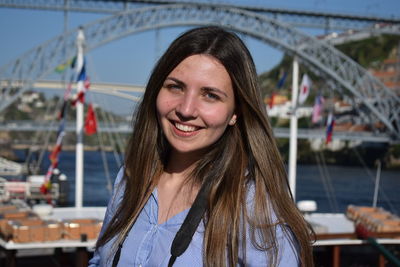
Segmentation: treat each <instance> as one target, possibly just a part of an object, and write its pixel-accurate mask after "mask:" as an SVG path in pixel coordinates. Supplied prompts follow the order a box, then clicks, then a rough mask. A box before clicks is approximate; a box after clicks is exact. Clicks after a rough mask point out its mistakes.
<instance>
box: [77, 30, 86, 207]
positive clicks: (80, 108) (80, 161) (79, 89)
mask: <svg viewBox="0 0 400 267" xmlns="http://www.w3.org/2000/svg"><path fill="white" fill-rule="evenodd" d="M76 45H77V49H78V54H77V57H76V72H77V75H79V73H80V72H81V69H82V67H83V64H84V57H83V52H84V46H85V36H84V34H83V29H82V28H80V29H79V30H78V36H77V39H76ZM83 83H84V81H82V80H79V81H78V82H77V85H76V90H77V95H79V94H80V93H82V92H83V91H84V84H83ZM76 141H77V142H76V151H75V207H77V208H81V207H82V195H83V194H82V193H83V156H84V155H83V103H82V102H81V101H76Z"/></svg>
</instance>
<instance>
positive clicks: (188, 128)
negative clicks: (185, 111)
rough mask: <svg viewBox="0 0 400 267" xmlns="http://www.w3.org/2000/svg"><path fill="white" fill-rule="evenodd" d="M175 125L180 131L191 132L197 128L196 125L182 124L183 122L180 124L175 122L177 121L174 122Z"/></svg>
mask: <svg viewBox="0 0 400 267" xmlns="http://www.w3.org/2000/svg"><path fill="white" fill-rule="evenodd" d="M175 127H176V128H178V129H179V130H181V131H184V132H193V131H196V130H197V127H194V126H189V125H183V124H180V123H177V122H175Z"/></svg>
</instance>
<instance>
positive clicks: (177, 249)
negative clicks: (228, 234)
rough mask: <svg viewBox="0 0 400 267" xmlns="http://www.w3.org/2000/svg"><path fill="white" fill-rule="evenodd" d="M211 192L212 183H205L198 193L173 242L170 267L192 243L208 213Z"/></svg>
mask: <svg viewBox="0 0 400 267" xmlns="http://www.w3.org/2000/svg"><path fill="white" fill-rule="evenodd" d="M209 191H210V182H209V181H205V182H204V183H203V185H202V186H201V188H200V190H199V192H198V193H197V196H196V199H195V200H194V202H193V204H192V207H190V210H189V212H188V214H187V215H186V218H185V220H184V221H183V223H182V225H181V227H180V228H179V230H178V232H177V233H176V235H175V238H174V240H173V241H172V245H171V257H170V258H169V262H168V267H171V266H172V265H173V264H174V262H175V260H176V258H177V257H179V256H180V255H182V254H183V252H185V250H186V249H187V248H188V246H189V244H190V242H191V241H192V237H193V235H194V233H195V232H196V229H197V227H198V226H199V224H200V221H201V219H202V218H203V215H204V213H205V212H206V208H207V197H208V192H209Z"/></svg>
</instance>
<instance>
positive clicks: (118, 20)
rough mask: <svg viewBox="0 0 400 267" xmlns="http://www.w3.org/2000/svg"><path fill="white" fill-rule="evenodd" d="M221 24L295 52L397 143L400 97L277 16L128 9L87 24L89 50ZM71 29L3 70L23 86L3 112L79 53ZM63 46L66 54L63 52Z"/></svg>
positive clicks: (194, 8) (6, 94) (188, 7)
mask: <svg viewBox="0 0 400 267" xmlns="http://www.w3.org/2000/svg"><path fill="white" fill-rule="evenodd" d="M188 25H193V26H194V25H220V26H223V27H226V28H228V29H231V30H234V31H237V32H241V33H243V34H246V35H249V36H251V37H254V38H256V39H259V40H261V41H263V42H266V43H268V44H270V45H272V46H274V47H277V48H279V49H282V50H285V51H286V52H288V53H289V54H292V55H296V56H297V57H298V58H299V59H300V60H301V61H302V62H303V63H305V64H307V65H308V67H310V68H311V69H312V70H313V71H314V72H316V73H317V74H319V75H321V76H323V77H324V78H327V79H330V80H331V81H334V82H335V83H336V84H337V85H338V86H339V87H338V88H340V89H341V90H342V91H341V92H342V93H343V94H345V95H346V96H347V98H348V99H349V101H350V102H351V104H352V105H353V107H354V108H355V109H356V110H357V111H358V112H359V114H360V115H361V118H362V119H363V120H364V123H366V124H370V125H371V126H372V125H374V124H375V123H376V122H380V123H381V124H383V125H384V126H385V128H386V133H387V134H388V136H390V137H391V138H392V139H393V140H394V141H399V140H400V99H399V97H398V96H397V95H395V94H394V92H392V91H391V90H389V89H388V88H386V87H385V86H384V85H383V84H382V83H381V82H379V81H378V80H377V79H376V78H374V77H373V76H372V75H371V74H370V73H369V72H368V71H367V70H365V69H363V68H362V67H361V66H359V65H358V64H357V63H355V62H354V61H352V60H351V59H350V58H349V57H347V56H345V55H344V54H342V53H341V52H339V51H338V50H336V49H335V48H334V47H332V46H330V45H329V44H327V43H326V42H321V41H318V40H317V39H315V38H313V37H311V36H308V35H306V34H304V33H302V32H300V31H298V30H296V29H294V28H293V27H291V26H289V25H286V24H283V23H281V22H279V21H277V20H275V19H272V18H269V17H266V16H263V15H260V14H257V13H254V12H249V11H246V10H241V9H237V8H231V7H227V6H213V5H201V4H178V5H162V6H152V7H144V8H139V9H130V10H127V11H125V12H121V13H117V14H115V15H112V16H110V17H107V18H104V19H100V20H97V21H95V22H92V23H89V24H87V25H85V26H84V31H85V36H86V49H87V51H90V50H92V49H95V48H96V47H99V46H101V45H104V44H106V43H109V42H111V41H113V40H116V39H119V38H122V37H125V36H127V35H130V34H134V33H137V32H141V31H146V30H150V29H155V28H161V27H171V26H188ZM76 31H77V30H73V31H70V32H68V33H66V34H65V35H60V36H58V37H56V38H54V39H52V40H49V41H47V42H46V43H44V44H42V45H40V46H38V47H36V48H34V49H32V50H30V51H29V52H27V53H26V54H24V55H23V56H22V57H20V58H18V59H17V60H15V61H14V62H12V63H10V64H8V65H6V66H4V67H3V68H1V69H0V79H1V80H8V82H9V83H10V84H12V83H13V82H15V81H22V84H23V86H22V87H21V88H20V89H19V90H16V91H17V92H16V93H15V88H10V87H8V88H6V89H5V90H4V89H3V97H2V99H3V100H2V102H0V112H1V111H2V110H3V109H4V108H5V107H7V106H8V105H9V104H10V103H11V102H13V101H14V100H15V99H16V98H17V97H18V96H19V95H20V94H22V92H23V91H25V90H27V89H28V88H30V86H31V84H32V83H34V82H35V81H36V80H38V79H42V78H43V77H44V76H45V75H47V74H48V73H50V72H52V71H53V70H54V68H55V67H56V66H57V65H59V64H60V63H63V62H66V61H67V60H68V59H69V58H72V57H73V56H74V55H75V50H76V48H75V36H76ZM64 44H66V47H65V51H66V52H65V53H64Z"/></svg>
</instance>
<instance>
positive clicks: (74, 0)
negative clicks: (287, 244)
mask: <svg viewBox="0 0 400 267" xmlns="http://www.w3.org/2000/svg"><path fill="white" fill-rule="evenodd" d="M194 2H196V1H184V0H183V1H168V0H0V7H8V8H27V9H41V10H56V11H74V12H91V13H103V14H110V13H118V12H121V11H124V10H127V9H132V8H140V7H143V6H149V5H163V4H194ZM197 4H202V5H210V6H216V7H224V6H226V5H227V4H218V3H210V2H204V1H203V2H201V0H200V1H197ZM230 7H234V8H239V9H243V10H246V11H251V12H256V13H259V14H263V15H266V16H269V17H273V18H274V19H276V20H280V21H284V22H286V23H289V24H291V25H293V26H297V27H306V28H323V29H326V30H328V31H330V30H348V29H352V30H354V29H362V28H366V27H371V26H373V25H374V24H377V23H385V24H400V18H387V17H376V16H361V15H355V14H339V13H328V12H316V11H309V10H308V11H306V10H292V9H283V8H266V7H258V6H243V5H235V6H232V5H230Z"/></svg>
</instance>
